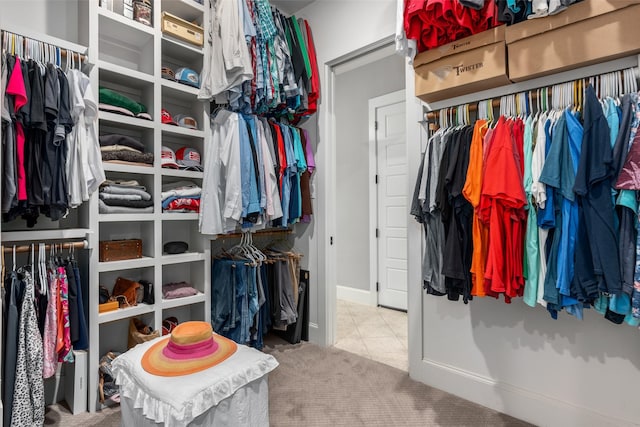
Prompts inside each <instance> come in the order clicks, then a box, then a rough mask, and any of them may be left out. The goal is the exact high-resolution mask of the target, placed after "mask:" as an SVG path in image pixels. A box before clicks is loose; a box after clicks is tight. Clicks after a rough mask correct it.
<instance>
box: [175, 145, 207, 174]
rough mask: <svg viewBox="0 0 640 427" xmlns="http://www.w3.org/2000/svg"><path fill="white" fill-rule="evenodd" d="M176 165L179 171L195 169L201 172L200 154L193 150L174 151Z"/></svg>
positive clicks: (184, 148) (185, 148)
mask: <svg viewBox="0 0 640 427" xmlns="http://www.w3.org/2000/svg"><path fill="white" fill-rule="evenodd" d="M176 163H178V166H179V167H180V169H195V170H197V171H200V172H202V163H201V162H200V153H199V152H198V150H196V149H195V148H191V147H182V148H180V149H179V150H178V151H176Z"/></svg>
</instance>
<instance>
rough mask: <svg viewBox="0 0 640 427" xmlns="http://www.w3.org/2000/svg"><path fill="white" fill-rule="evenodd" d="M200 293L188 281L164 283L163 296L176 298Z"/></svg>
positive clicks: (164, 297)
mask: <svg viewBox="0 0 640 427" xmlns="http://www.w3.org/2000/svg"><path fill="white" fill-rule="evenodd" d="M192 295H198V290H197V289H195V288H193V287H192V286H191V285H190V284H188V283H187V282H180V283H167V284H166V285H162V298H163V299H175V298H184V297H190V296H192Z"/></svg>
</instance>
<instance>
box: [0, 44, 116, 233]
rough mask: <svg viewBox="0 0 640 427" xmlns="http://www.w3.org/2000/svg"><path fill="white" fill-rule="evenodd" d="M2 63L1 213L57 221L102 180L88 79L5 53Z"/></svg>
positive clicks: (28, 220) (9, 217) (28, 221)
mask: <svg viewBox="0 0 640 427" xmlns="http://www.w3.org/2000/svg"><path fill="white" fill-rule="evenodd" d="M2 67H3V69H2V83H1V84H2V94H3V99H2V102H3V109H2V111H3V113H2V127H3V132H2V138H3V162H2V174H1V177H2V189H3V194H2V213H3V220H4V221H5V222H7V221H12V220H15V219H16V218H18V217H21V218H23V219H24V220H25V221H26V224H27V227H33V226H35V224H36V223H37V221H38V218H39V216H40V215H45V216H47V217H49V218H50V219H51V220H52V221H58V220H59V219H61V218H63V217H64V216H66V215H67V213H68V210H69V209H70V208H76V207H78V206H79V205H80V204H81V203H83V202H85V201H88V200H89V196H90V195H91V194H92V193H93V192H94V191H95V190H96V189H97V188H98V186H99V185H100V184H101V183H102V181H104V179H105V176H104V170H103V166H102V161H101V158H100V155H99V146H98V136H97V125H98V124H97V122H98V115H97V106H96V103H95V101H94V100H93V98H92V96H93V95H92V93H93V91H92V90H91V87H90V85H89V81H90V79H89V77H88V76H86V75H85V74H83V73H82V72H81V71H79V70H76V69H71V70H68V71H67V72H66V73H65V72H64V71H63V70H62V69H60V67H59V66H57V65H54V64H51V63H49V64H46V66H45V65H44V64H42V63H40V62H38V61H35V60H33V59H29V60H28V61H26V60H23V59H22V58H20V57H19V56H15V55H11V54H8V53H7V54H3V58H2Z"/></svg>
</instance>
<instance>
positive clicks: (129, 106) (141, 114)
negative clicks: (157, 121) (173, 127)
mask: <svg viewBox="0 0 640 427" xmlns="http://www.w3.org/2000/svg"><path fill="white" fill-rule="evenodd" d="M99 97H100V98H99V104H98V108H99V109H100V110H102V111H108V112H110V113H116V114H123V115H125V116H130V117H137V118H139V119H145V120H153V118H152V117H151V115H150V114H149V113H147V107H145V106H144V105H142V104H140V103H139V102H136V101H134V100H133V99H131V98H127V97H126V96H124V95H122V94H120V93H118V92H116V91H113V90H111V89H107V88H104V87H101V88H100V90H99Z"/></svg>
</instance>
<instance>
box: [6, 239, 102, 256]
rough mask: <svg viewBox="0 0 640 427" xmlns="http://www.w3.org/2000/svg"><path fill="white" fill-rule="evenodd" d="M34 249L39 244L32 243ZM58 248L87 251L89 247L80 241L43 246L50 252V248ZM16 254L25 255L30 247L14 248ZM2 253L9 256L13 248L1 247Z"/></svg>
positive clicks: (86, 243)
mask: <svg viewBox="0 0 640 427" xmlns="http://www.w3.org/2000/svg"><path fill="white" fill-rule="evenodd" d="M34 246H35V248H36V249H37V248H38V247H39V244H37V243H34ZM56 247H57V248H60V249H61V250H64V249H87V248H88V247H89V242H87V241H86V240H81V241H79V242H63V243H58V244H55V243H54V244H47V245H45V249H46V250H50V249H51V248H56ZM15 248H16V253H25V252H31V245H21V246H16V247H15ZM2 251H3V253H5V254H10V253H13V246H5V245H2Z"/></svg>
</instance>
